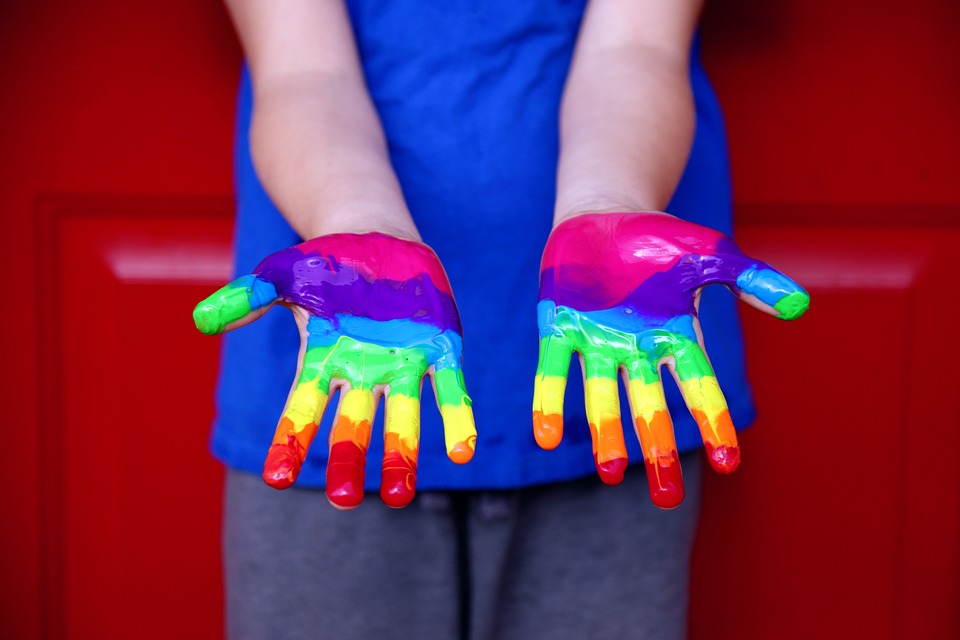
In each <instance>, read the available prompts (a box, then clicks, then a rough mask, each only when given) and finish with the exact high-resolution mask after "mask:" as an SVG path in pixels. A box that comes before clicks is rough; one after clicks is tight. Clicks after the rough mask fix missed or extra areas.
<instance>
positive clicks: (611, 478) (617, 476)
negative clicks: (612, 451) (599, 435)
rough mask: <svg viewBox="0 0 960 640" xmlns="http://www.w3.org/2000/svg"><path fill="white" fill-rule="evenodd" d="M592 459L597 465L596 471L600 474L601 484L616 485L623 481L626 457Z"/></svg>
mask: <svg viewBox="0 0 960 640" xmlns="http://www.w3.org/2000/svg"><path fill="white" fill-rule="evenodd" d="M594 460H595V462H596V465H597V473H598V474H599V475H600V480H602V481H603V484H607V485H610V486H616V485H618V484H620V483H621V482H623V475H624V473H625V472H626V470H627V459H626V458H611V459H610V460H605V461H603V462H601V461H600V460H597V459H596V458H595V459H594Z"/></svg>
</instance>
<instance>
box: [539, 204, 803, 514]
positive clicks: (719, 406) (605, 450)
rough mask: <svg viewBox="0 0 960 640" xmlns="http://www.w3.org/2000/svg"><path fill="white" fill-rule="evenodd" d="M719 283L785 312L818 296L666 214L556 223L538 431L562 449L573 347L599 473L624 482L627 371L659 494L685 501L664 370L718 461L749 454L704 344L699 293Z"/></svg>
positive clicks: (544, 291)
mask: <svg viewBox="0 0 960 640" xmlns="http://www.w3.org/2000/svg"><path fill="white" fill-rule="evenodd" d="M712 283H720V284H724V285H726V286H727V287H728V288H729V289H730V290H731V291H733V292H734V293H735V294H736V295H737V296H739V297H740V298H741V299H743V300H744V301H746V302H748V303H749V304H751V305H753V306H755V307H757V308H759V309H761V310H763V311H766V312H767V313H770V314H772V315H774V316H776V317H778V318H781V319H784V320H793V319H795V318H797V317H799V316H800V315H802V314H803V313H804V312H805V311H806V309H807V307H808V306H809V302H810V298H809V296H808V295H807V293H806V292H805V291H804V290H803V289H802V288H801V287H800V286H799V285H797V284H796V283H795V282H793V281H792V280H790V279H789V278H787V277H786V276H784V275H783V274H781V273H780V272H778V271H776V270H775V269H773V268H772V267H770V266H769V265H768V264H766V263H765V262H762V261H759V260H754V259H752V258H748V257H747V256H745V255H744V254H743V252H741V251H740V249H739V248H738V247H737V246H736V245H735V244H734V243H733V241H732V240H730V239H729V238H727V237H726V236H724V235H722V234H720V233H718V232H716V231H713V230H711V229H707V228H705V227H702V226H699V225H695V224H692V223H689V222H684V221H683V220H680V219H678V218H674V217H672V216H666V215H664V214H661V213H600V214H586V215H582V216H577V217H573V218H570V219H568V220H567V221H566V222H564V223H562V224H561V225H559V226H558V227H557V228H556V229H554V231H553V233H552V234H551V236H550V239H549V241H548V242H547V247H546V250H545V251H544V255H543V261H542V263H541V272H540V304H539V307H538V312H539V313H538V317H539V325H540V357H539V363H538V366H537V377H536V382H535V390H534V401H533V422H534V435H535V437H536V439H537V442H538V443H539V444H540V446H541V447H543V448H545V449H553V448H555V447H556V446H557V445H558V444H559V443H560V440H561V438H562V435H563V395H564V389H565V387H566V379H567V369H568V368H569V365H570V357H571V355H572V354H573V353H577V354H578V355H579V357H580V361H581V365H582V370H583V371H584V378H585V380H584V389H585V396H586V397H585V400H586V410H587V419H588V421H589V423H590V433H591V436H592V437H593V450H594V460H595V462H596V466H597V472H598V473H599V474H600V477H601V479H602V480H603V481H604V482H606V483H607V484H619V483H620V482H621V481H622V480H623V474H624V470H625V469H626V466H627V453H626V445H625V443H624V437H623V430H622V426H621V418H620V405H619V396H618V391H617V377H618V375H619V376H621V377H622V378H623V382H624V385H625V386H626V388H627V397H628V399H629V402H630V410H631V415H632V417H633V425H634V429H635V432H636V434H637V437H638V438H639V440H640V444H641V448H642V449H643V452H644V461H645V463H646V468H647V478H648V480H649V484H650V496H651V499H652V500H653V502H654V504H656V505H657V506H659V507H662V508H673V507H676V506H677V505H679V504H680V502H681V501H682V500H683V480H682V474H681V471H680V464H679V456H678V453H677V445H676V441H675V439H674V435H673V427H672V423H671V420H670V416H669V413H668V412H667V405H666V400H665V398H664V393H663V385H662V383H661V380H660V369H661V367H662V366H666V367H667V368H668V369H669V371H670V373H671V374H672V375H673V377H674V379H675V380H676V381H677V384H678V385H679V387H680V389H681V391H682V392H683V397H684V400H685V402H686V404H687V407H688V408H689V410H690V413H691V414H692V415H693V417H694V418H695V420H696V421H697V424H698V425H699V427H700V432H701V435H702V437H703V442H704V445H705V446H706V448H707V452H708V457H709V460H710V463H711V465H712V466H713V468H714V469H716V470H717V471H719V472H721V473H730V472H732V471H733V470H734V469H736V467H737V465H738V464H739V462H740V450H739V448H738V446H737V437H736V432H735V431H734V428H733V423H732V422H731V420H730V413H729V411H728V410H727V403H726V400H725V399H724V397H723V393H722V392H721V391H720V386H719V384H718V383H717V379H716V376H715V375H714V372H713V368H712V367H711V366H710V362H709V360H708V359H707V356H706V352H705V351H704V347H703V336H702V333H701V331H700V321H699V319H698V317H697V310H698V304H699V299H700V292H701V290H702V288H703V287H704V286H705V285H708V284H712Z"/></svg>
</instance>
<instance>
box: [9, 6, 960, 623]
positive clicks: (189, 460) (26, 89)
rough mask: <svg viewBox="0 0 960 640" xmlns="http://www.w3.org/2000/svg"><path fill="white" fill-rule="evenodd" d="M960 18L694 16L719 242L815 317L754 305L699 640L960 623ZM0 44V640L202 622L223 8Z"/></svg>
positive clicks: (222, 230)
mask: <svg viewBox="0 0 960 640" xmlns="http://www.w3.org/2000/svg"><path fill="white" fill-rule="evenodd" d="M958 14H960V8H958V5H956V3H952V2H946V1H943V0H940V1H938V0H915V1H914V2H911V3H909V4H908V3H907V2H901V1H894V0H877V1H876V2H873V3H860V2H849V1H848V2H837V1H836V0H834V1H832V2H831V1H828V0H804V1H800V0H784V1H781V2H769V1H763V0H727V1H726V2H715V3H713V4H712V5H711V6H710V7H709V9H708V12H707V15H706V17H705V27H704V54H705V57H706V61H707V64H708V67H709V68H710V70H711V72H712V75H713V78H714V81H715V84H716V87H717V90H718V93H719V94H720V98H721V101H722V103H723V105H724V108H725V111H726V114H727V118H728V125H729V133H730V139H731V149H732V159H733V165H734V175H735V187H736V199H737V203H738V240H739V241H740V242H741V244H742V245H743V246H744V247H745V248H747V249H748V250H750V251H751V252H753V253H756V254H757V255H760V256H762V257H764V258H766V259H768V260H769V261H771V262H772V263H774V264H776V265H777V266H779V267H781V268H783V269H784V270H785V271H787V272H789V273H791V275H793V276H795V277H797V278H798V279H799V280H800V281H801V282H803V283H804V284H805V285H807V286H808V287H809V288H810V290H811V292H812V294H813V307H812V309H811V312H810V313H809V316H808V317H806V318H804V319H803V320H801V321H800V322H798V323H794V324H791V325H785V324H783V323H777V322H774V321H771V320H769V319H768V318H765V317H760V315H759V314H756V313H754V312H753V311H751V310H745V311H744V312H743V318H744V323H745V327H746V330H747V333H748V360H749V366H750V370H751V374H752V377H753V379H754V381H755V387H756V394H757V399H758V405H759V411H760V420H759V422H758V423H757V425H756V426H755V428H754V429H752V430H751V431H749V432H748V433H746V434H745V435H744V437H743V445H744V450H743V455H744V463H743V465H742V467H741V469H740V470H739V471H738V472H737V473H736V474H734V475H733V476H731V477H725V478H720V477H718V476H713V475H710V476H709V479H708V484H707V487H706V494H707V506H706V510H705V513H704V519H703V523H702V526H701V530H700V535H699V538H698V543H697V548H696V550H695V571H694V589H693V594H692V597H693V605H692V613H691V636H692V637H696V638H708V637H709V638H717V637H729V638H768V637H777V638H785V637H797V638H809V637H846V636H850V637H870V638H941V637H942V638H947V637H958V636H960V616H958V614H957V613H956V610H957V607H956V604H957V602H958V601H960V577H958V576H960V556H958V553H957V541H958V540H960V469H958V465H957V464H956V463H955V462H954V459H953V455H954V454H953V452H954V451H956V450H957V449H958V447H960V441H958V440H960V428H958V427H960V418H958V417H957V412H956V411H954V410H953V407H952V404H953V402H955V398H956V391H955V387H956V386H957V374H956V373H955V371H954V370H951V367H950V365H951V364H952V362H955V361H957V360H958V357H960V341H958V339H957V337H956V336H955V335H954V332H953V331H951V330H952V329H955V327H956V320H955V318H956V317H957V316H958V312H960V308H958V306H960V305H958V303H957V301H956V296H952V295H950V294H949V289H948V288H949V287H950V286H951V284H952V281H953V279H954V278H953V274H954V272H955V271H956V264H955V258H954V255H955V253H956V251H955V247H956V246H957V244H958V240H960V228H958V216H957V213H958V208H960V180H957V179H956V176H957V174H958V171H957V169H958V162H957V161H956V160H955V156H954V154H953V151H954V150H955V149H957V148H958V147H960V124H958V119H957V117H956V115H955V114H956V113H957V111H958V109H957V108H958V106H960V82H958V80H960V78H958V74H960V65H958V64H957V60H958V58H960V56H958V53H960V51H958V48H960V44H958V39H957V38H955V37H953V35H954V34H953V33H952V31H953V30H954V29H955V26H956V25H957V24H960V23H958V17H960V15H958ZM0 50H2V51H0V53H2V55H0V77H2V78H4V80H5V88H4V91H3V92H0V114H2V118H0V140H2V141H3V144H2V147H0V148H2V149H3V156H2V160H0V162H2V169H3V171H2V172H0V210H2V211H4V212H5V215H4V217H3V220H4V221H5V228H4V233H2V234H0V243H2V251H0V267H2V268H3V271H4V272H5V273H8V274H15V275H13V276H12V278H11V281H10V284H8V286H7V288H6V289H5V291H6V292H7V296H6V303H5V306H4V310H5V311H6V313H5V314H3V316H2V318H3V319H2V331H0V341H2V353H3V355H4V358H3V361H4V364H3V367H2V369H0V371H2V376H3V377H2V380H0V382H2V384H0V389H2V391H0V393H2V394H3V395H2V399H3V402H2V404H0V407H2V410H3V411H4V416H3V417H4V424H5V425H6V426H4V427H3V428H2V429H3V430H2V433H3V442H4V445H5V446H4V447H3V451H4V452H5V454H4V462H5V468H6V470H7V473H6V481H5V482H3V483H0V504H2V505H4V507H5V508H4V526H3V528H2V533H0V575H2V576H3V577H4V579H3V580H2V581H0V635H3V636H4V637H10V638H34V637H47V638H61V637H69V638H88V637H89V638H98V639H100V638H128V637H139V638H148V637H177V638H188V637H196V638H210V637H216V635H217V634H218V633H219V627H220V607H221V595H220V591H219V582H218V579H219V559H218V537H217V536H218V531H217V526H218V518H219V486H220V476H221V474H220V471H219V468H218V467H217V465H216V464H215V463H214V462H213V461H212V460H210V458H209V456H208V455H207V453H206V439H207V436H208V433H207V430H208V424H209V420H210V417H211V415H212V411H213V409H212V400H211V394H210V391H211V388H212V384H213V377H214V372H215V368H216V343H215V341H212V340H209V339H205V338H203V337H202V336H199V334H196V333H195V331H194V330H193V329H192V327H191V325H190V320H189V318H190V316H189V312H190V309H191V308H192V304H193V302H194V301H195V300H196V299H198V298H199V297H201V295H202V293H203V292H204V291H206V290H207V289H208V288H209V287H210V286H213V285H215V284H218V283H220V282H221V281H222V280H224V279H225V278H226V277H227V264H228V262H229V253H228V252H229V249H228V241H229V232H230V208H231V204H230V195H229V194H230V187H231V185H230V156H229V154H230V134H231V128H232V119H231V114H232V110H233V101H234V90H235V83H236V76H237V68H238V64H239V52H238V49H237V46H236V43H235V41H234V37H233V35H232V32H231V29H230V25H229V22H228V20H227V18H226V15H225V13H224V11H223V9H222V8H221V6H220V5H219V4H218V3H215V2H195V1H187V0H167V1H166V2H162V3H160V2H156V3H130V2H126V3H125V2H119V1H118V0H97V1H90V2H85V3H67V2H56V1H54V0H34V1H33V2H26V1H25V0H20V1H11V2H7V3H4V6H3V7H2V8H0ZM14 278H15V279H14ZM146 450H151V451H156V452H158V455H157V456H155V457H146V458H144V457H141V456H140V455H139V453H140V452H141V451H146ZM170 457H172V458H175V459H178V460H180V461H182V462H181V464H180V465H179V466H178V468H177V469H174V470H172V471H173V473H170V470H169V469H168V468H167V467H166V466H165V465H164V464H163V463H162V460H163V459H164V458H167V459H169V458H170Z"/></svg>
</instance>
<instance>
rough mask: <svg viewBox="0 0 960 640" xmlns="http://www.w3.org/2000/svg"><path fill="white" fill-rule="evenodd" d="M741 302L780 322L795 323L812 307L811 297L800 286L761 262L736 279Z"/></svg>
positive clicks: (743, 271)
mask: <svg viewBox="0 0 960 640" xmlns="http://www.w3.org/2000/svg"><path fill="white" fill-rule="evenodd" d="M735 291H738V292H739V293H738V295H739V296H740V299H741V300H743V301H744V302H746V303H747V304H750V305H752V306H754V307H756V308H758V309H760V310H761V311H765V312H767V313H769V314H770V315H773V316H776V317H777V318H780V319H781V320H796V319H797V318H799V317H800V316H802V315H803V314H804V313H805V312H806V311H807V309H808V308H810V294H808V293H807V292H806V291H805V290H804V289H803V287H801V286H800V285H799V284H797V283H796V282H794V281H793V280H791V279H790V278H788V277H787V276H785V275H784V274H782V273H780V272H779V271H777V270H776V269H774V268H773V267H771V266H770V265H768V264H767V263H766V262H761V261H759V260H757V261H753V264H752V265H750V266H748V267H746V268H745V269H743V270H742V271H741V272H740V274H739V275H738V276H737V280H736V289H735Z"/></svg>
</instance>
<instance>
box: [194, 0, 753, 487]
mask: <svg viewBox="0 0 960 640" xmlns="http://www.w3.org/2000/svg"><path fill="white" fill-rule="evenodd" d="M584 4H585V2H584V0H574V1H562V0H544V1H525V2H517V1H516V0H435V1H431V2H423V1H417V2H412V1H398V0H395V1H393V2H384V3H371V2H362V1H359V0H358V1H356V2H350V3H349V4H348V6H349V9H350V15H351V20H352V22H353V27H354V32H355V35H356V39H357V44H358V47H359V51H360V56H361V59H362V62H363V68H364V72H365V74H366V80H367V85H368V88H369V91H370V94H371V96H372V98H373V101H374V104H375V105H376V108H377V110H378V112H379V115H380V120H381V122H382V124H383V128H384V131H385V134H386V138H387V142H388V145H389V150H390V157H391V160H392V162H393V166H394V169H395V171H396V173H397V176H398V178H399V180H400V183H401V185H402V187H403V192H404V195H405V197H406V200H407V204H408V205H409V208H410V210H411V212H412V213H413V217H414V219H415V221H416V223H417V226H418V228H419V230H420V232H421V234H422V236H423V240H424V242H426V243H427V244H429V245H430V246H431V247H433V249H434V250H435V251H436V252H437V254H438V255H439V256H440V259H441V261H442V262H443V264H444V267H445V268H446V270H447V273H448V275H449V277H450V282H451V283H452V285H453V289H454V294H455V296H456V300H457V303H458V305H459V308H460V313H461V318H462V320H463V328H464V377H465V379H466V384H467V389H468V391H469V392H470V394H471V396H472V398H473V408H474V413H475V416H476V422H477V431H478V437H477V450H476V455H475V457H474V459H473V461H472V462H470V463H469V464H467V465H463V466H459V465H455V464H453V463H452V462H450V461H449V460H448V459H447V457H446V453H445V448H444V441H443V430H442V429H443V428H442V423H441V420H440V416H439V412H438V411H437V410H436V408H435V401H434V399H433V397H432V396H433V394H432V391H431V389H430V385H424V391H423V394H424V397H423V404H422V407H423V410H422V414H423V415H422V431H421V445H420V462H419V466H418V483H417V487H418V489H421V490H423V489H493V488H512V487H521V486H529V485H534V484H541V483H547V482H556V481H562V480H568V479H573V478H577V477H582V476H584V475H589V474H593V473H595V469H594V461H593V454H592V448H591V441H590V433H589V429H588V427H587V423H586V419H585V417H584V407H583V387H582V382H581V375H580V372H579V365H578V364H577V362H576V359H574V362H573V363H572V365H571V370H570V384H569V386H568V388H567V394H566V407H565V429H564V438H563V442H562V443H561V444H560V446H559V447H558V448H557V449H555V450H553V451H543V450H541V449H540V448H539V447H538V446H537V444H536V443H535V441H534V438H533V428H532V419H531V411H532V410H531V406H532V398H533V379H534V372H535V370H536V365H537V349H538V334H537V311H536V310H537V294H538V276H539V261H540V255H541V252H542V250H543V246H544V243H545V242H546V240H547V236H548V235H549V233H550V229H551V222H552V217H553V206H554V196H555V187H556V176H555V173H556V166H557V154H558V118H559V105H560V98H561V94H562V90H563V85H564V81H565V78H566V75H567V70H568V67H569V64H570V59H571V55H572V53H573V47H574V43H575V42H576V37H577V31H578V29H579V25H580V19H581V16H582V13H583V9H584ZM690 78H691V83H692V86H693V91H694V96H695V102H696V111H697V121H696V136H695V139H694V144H693V150H692V152H691V155H690V159H689V161H688V165H687V168H686V171H685V173H684V175H683V179H682V180H681V183H680V186H679V188H678V190H677V192H676V195H675V196H674V198H673V200H672V201H671V203H670V205H669V207H668V209H667V210H668V211H670V212H671V213H673V214H674V215H677V216H679V217H681V218H684V219H687V220H691V221H693V222H697V223H699V224H702V225H705V226H709V227H713V228H715V229H718V230H720V231H723V232H725V233H730V232H731V224H732V220H731V194H730V177H729V168H728V161H727V149H726V142H725V139H724V132H723V124H722V119H721V115H720V110H719V106H718V104H717V101H716V97H715V96H714V94H713V91H712V89H711V88H710V85H709V83H708V81H707V78H706V76H705V74H704V71H703V69H702V67H701V65H700V61H699V55H698V52H697V51H696V46H695V47H694V55H693V56H692V62H691V68H690ZM252 106H253V105H252V93H251V86H250V78H249V76H248V74H247V73H246V72H244V74H243V77H242V80H241V87H240V96H239V113H238V120H237V131H236V134H237V135H236V155H235V170H236V191H237V225H236V238H235V241H236V262H237V264H236V274H237V275H238V276H239V275H243V274H246V273H249V272H251V271H252V269H253V268H254V267H255V266H256V264H257V263H258V262H259V261H260V260H261V259H263V258H264V257H265V256H267V255H268V254H270V253H272V252H274V251H278V250H280V249H283V248H285V247H288V246H290V245H292V244H295V243H297V242H300V240H301V239H300V238H299V237H298V236H297V235H296V233H295V232H294V231H293V230H292V229H291V228H290V227H289V225H287V223H286V222H285V221H284V219H283V217H282V216H281V215H280V213H279V212H278V211H277V209H276V207H275V206H274V205H273V204H272V203H271V201H270V199H269V198H268V197H267V195H266V193H265V192H264V190H263V187H262V186H261V185H260V183H259V181H258V179H257V176H256V173H255V172H254V169H253V165H252V163H251V159H250V148H249V139H248V132H249V127H250V116H251V110H252ZM734 302H735V301H734V298H733V296H732V295H730V294H729V293H728V292H726V291H724V290H722V288H720V287H708V288H707V289H706V290H705V291H704V295H703V299H702V304H701V313H700V317H701V321H702V325H703V332H704V338H705V342H706V345H707V349H708V351H709V353H710V357H711V361H712V362H713V364H714V368H715V369H716V372H717V376H718V378H719V380H720V384H721V388H722V389H723V390H724V392H725V394H726V397H727V400H728V402H729V404H730V411H731V415H732V417H733V420H734V423H735V424H737V425H739V426H741V427H742V426H745V425H747V424H748V423H749V422H750V421H751V420H752V419H753V405H752V402H751V398H750V391H749V387H748V385H747V382H746V377H745V372H744V364H743V358H742V338H741V334H740V329H739V326H738V323H737V318H736V311H735V307H734ZM298 345H299V337H298V333H297V330H296V326H295V324H294V321H293V318H292V316H291V314H290V313H288V312H287V311H286V310H284V309H280V308H278V309H274V310H272V311H271V312H270V313H268V314H267V315H266V316H264V317H263V318H261V319H260V320H258V321H256V322H255V323H253V324H252V325H249V326H247V327H244V328H242V329H239V330H237V331H234V332H232V333H230V334H228V335H227V336H226V337H225V338H224V350H223V358H222V364H221V373H220V381H219V388H218V395H217V401H218V415H217V418H216V422H215V425H214V432H213V438H212V448H213V451H214V454H215V455H216V456H217V457H219V458H220V459H221V460H223V461H224V462H225V463H226V464H228V465H229V466H231V467H234V468H238V469H243V470H248V471H250V472H253V473H260V471H261V470H262V465H263V460H264V458H265V456H266V453H267V450H268V448H269V446H270V443H271V439H272V436H273V432H274V429H275V427H276V424H277V421H278V420H279V417H280V413H281V411H282V409H283V406H284V402H285V400H286V397H287V393H288V392H289V390H290V385H291V382H292V381H293V376H294V371H295V368H296V361H297V350H298ZM666 378H667V380H665V384H664V386H665V387H666V391H667V399H668V404H669V407H670V413H671V415H672V416H673V419H674V423H675V428H676V436H677V443H678V445H679V448H680V450H681V451H685V450H689V449H692V448H695V447H698V446H700V445H701V441H700V435H699V431H698V429H697V427H696V424H695V422H694V421H693V419H692V418H691V417H690V415H689V413H688V412H687V410H686V408H685V405H684V404H683V401H682V399H681V397H680V394H679V392H678V391H677V389H676V386H675V384H673V382H672V381H670V380H669V375H668V376H666ZM335 402H336V397H333V398H331V404H330V405H329V406H328V409H327V414H326V416H325V419H324V421H323V424H322V425H321V428H320V431H319V433H318V435H317V438H316V440H315V441H314V445H313V447H312V448H311V449H310V452H309V455H308V456H307V459H306V461H305V463H304V466H303V469H302V471H301V473H300V477H299V479H298V480H297V483H298V485H299V486H317V487H319V486H323V483H324V473H325V467H326V457H327V436H328V434H329V429H330V422H331V418H332V415H333V413H334V407H335V404H334V403H335ZM621 406H622V408H623V411H624V413H626V414H628V413H629V409H628V405H627V402H626V399H625V397H622V398H621ZM382 413H383V410H382V407H381V409H380V411H379V415H378V417H377V422H376V424H375V426H374V437H373V438H372V441H371V445H370V450H369V452H368V465H367V489H368V490H376V489H377V487H378V486H379V482H380V464H381V459H382V456H383V441H382V438H381V437H378V435H377V434H379V433H382ZM629 425H630V420H629V418H627V420H626V421H625V428H626V430H627V432H626V434H625V435H626V441H627V445H628V452H629V455H630V459H631V461H633V462H639V461H641V460H642V459H643V457H642V454H641V452H640V448H639V445H638V443H637V440H636V437H635V436H634V435H633V433H632V429H631V428H630V426H629ZM633 473H638V471H636V470H634V471H633ZM640 473H642V471H640Z"/></svg>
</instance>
